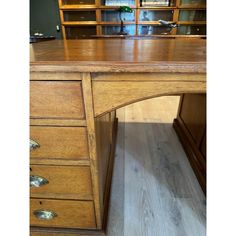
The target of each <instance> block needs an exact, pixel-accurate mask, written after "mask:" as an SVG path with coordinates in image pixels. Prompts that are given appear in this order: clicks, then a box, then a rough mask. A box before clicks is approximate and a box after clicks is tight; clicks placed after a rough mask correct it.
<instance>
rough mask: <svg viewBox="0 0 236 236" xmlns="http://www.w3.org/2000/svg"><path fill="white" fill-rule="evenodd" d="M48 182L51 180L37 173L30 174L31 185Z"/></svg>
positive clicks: (38, 185) (35, 185)
mask: <svg viewBox="0 0 236 236" xmlns="http://www.w3.org/2000/svg"><path fill="white" fill-rule="evenodd" d="M48 183H49V181H48V180H47V179H45V178H43V177H41V176H37V175H31V176H30V187H40V186H42V185H45V184H48Z"/></svg>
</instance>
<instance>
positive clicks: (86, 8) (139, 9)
mask: <svg viewBox="0 0 236 236" xmlns="http://www.w3.org/2000/svg"><path fill="white" fill-rule="evenodd" d="M106 1H107V0H58V4H59V11H60V18H61V25H62V33H63V38H64V39H80V38H94V37H104V38H109V37H116V36H117V37H119V30H120V20H119V12H118V9H119V6H107V5H106ZM117 1H118V2H121V3H122V4H121V5H122V6H129V7H130V8H132V9H133V13H122V18H124V19H125V20H124V26H125V31H126V32H127V35H126V37H158V36H160V37H173V38H175V37H176V38H177V37H191V38H192V37H194V36H195V37H203V38H204V37H206V1H205V0H170V3H169V6H143V5H142V4H141V2H140V0H126V1H125V0H122V1H119V0H117ZM146 1H147V0H146ZM149 1H150V0H149ZM113 2H116V0H114V1H113ZM160 19H161V20H165V21H167V22H169V23H172V22H176V23H177V25H178V27H177V28H173V29H171V28H168V27H165V26H161V25H160V23H159V20H160Z"/></svg>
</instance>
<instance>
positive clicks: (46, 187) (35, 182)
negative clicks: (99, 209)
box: [30, 165, 92, 200]
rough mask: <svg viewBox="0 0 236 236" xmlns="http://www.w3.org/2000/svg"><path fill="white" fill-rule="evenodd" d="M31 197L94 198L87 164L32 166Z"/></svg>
mask: <svg viewBox="0 0 236 236" xmlns="http://www.w3.org/2000/svg"><path fill="white" fill-rule="evenodd" d="M30 183H31V187H30V193H31V197H39V198H62V199H63V198H64V199H81V200H92V187H91V186H92V184H91V175H90V168H89V167H87V166H47V165H31V166H30Z"/></svg>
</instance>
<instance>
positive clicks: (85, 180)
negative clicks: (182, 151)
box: [30, 39, 206, 236]
mask: <svg viewBox="0 0 236 236" xmlns="http://www.w3.org/2000/svg"><path fill="white" fill-rule="evenodd" d="M30 54H31V55H30V56H31V58H30V80H31V81H30V99H31V101H30V109H31V110H30V125H31V128H30V138H31V139H32V140H33V141H35V142H37V143H38V146H37V148H36V149H33V150H31V155H30V156H31V160H30V164H31V171H32V176H33V178H34V179H35V176H36V178H37V176H39V177H40V178H45V179H47V180H48V182H47V184H45V185H43V186H39V187H31V235H35V236H36V235H55V233H56V234H58V235H63V234H66V233H67V234H66V235H86V234H88V235H94V234H95V235H105V232H104V231H105V228H106V221H107V219H106V217H107V209H108V202H109V190H110V183H111V176H112V167H113V156H114V150H115V141H116V125H117V119H116V116H115V110H116V109H117V108H119V107H122V106H125V105H127V104H130V103H134V102H137V101H141V100H144V99H147V98H152V97H157V96H163V95H176V94H188V93H190V94H201V93H205V92H206V42H205V40H203V39H176V40H173V39H147V40H121V39H111V40H106V39H94V40H65V41H59V40H55V41H49V42H42V43H38V44H32V45H30ZM39 177H38V178H39ZM39 213H40V214H39ZM48 216H50V217H48ZM68 233H69V234H68Z"/></svg>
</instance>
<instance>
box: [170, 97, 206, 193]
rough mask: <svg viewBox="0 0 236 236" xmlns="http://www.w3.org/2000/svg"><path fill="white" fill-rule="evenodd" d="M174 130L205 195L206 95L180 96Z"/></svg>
mask: <svg viewBox="0 0 236 236" xmlns="http://www.w3.org/2000/svg"><path fill="white" fill-rule="evenodd" d="M174 128H175V131H176V133H177V134H178V136H179V139H180V141H181V143H182V145H183V148H184V150H185V152H186V154H187V157H188V159H189V162H190V164H191V166H192V168H193V170H194V172H195V174H196V176H197V179H198V181H199V184H200V185H201V187H202V189H203V191H204V193H206V94H184V95H182V97H181V101H180V104H179V110H178V114H177V119H175V120H174Z"/></svg>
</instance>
